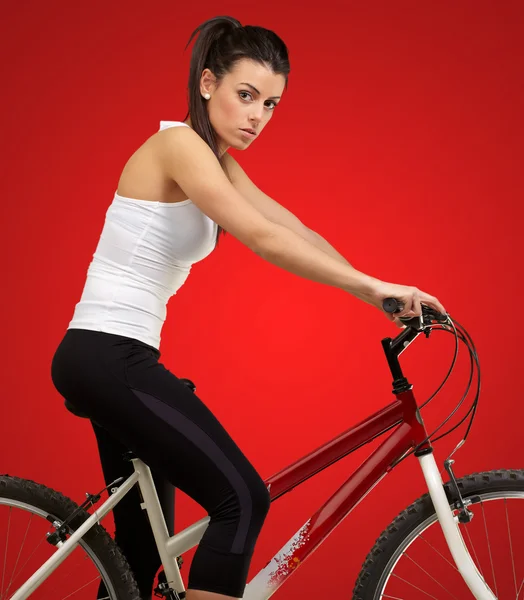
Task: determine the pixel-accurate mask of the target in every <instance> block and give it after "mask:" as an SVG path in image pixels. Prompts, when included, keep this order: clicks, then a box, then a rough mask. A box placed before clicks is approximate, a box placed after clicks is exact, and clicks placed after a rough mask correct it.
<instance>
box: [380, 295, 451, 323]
mask: <svg viewBox="0 0 524 600" xmlns="http://www.w3.org/2000/svg"><path fill="white" fill-rule="evenodd" d="M421 306H422V315H420V316H419V317H399V320H400V321H402V323H404V324H405V325H407V326H411V327H414V328H415V329H419V328H420V326H421V324H422V323H423V324H424V325H429V324H430V323H431V319H435V320H436V321H438V322H439V323H446V322H447V321H448V315H445V314H442V313H441V312H439V311H438V310H435V309H434V308H431V307H430V306H427V305H426V304H422V305H421ZM382 308H383V309H384V310H385V311H386V312H387V313H398V312H402V310H403V309H404V303H403V302H401V301H400V300H397V299H396V298H384V300H383V301H382Z"/></svg>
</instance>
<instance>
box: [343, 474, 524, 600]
mask: <svg viewBox="0 0 524 600" xmlns="http://www.w3.org/2000/svg"><path fill="white" fill-rule="evenodd" d="M457 483H458V487H459V490H460V493H461V495H462V497H463V498H468V497H470V496H475V495H477V494H479V495H481V494H483V493H484V494H487V493H493V492H515V491H518V492H523V493H524V470H521V469H511V470H509V469H508V470H498V471H486V472H483V473H473V474H471V475H467V476H465V477H462V478H461V479H458V480H457ZM444 488H445V491H446V496H447V498H448V500H449V503H450V505H452V504H453V503H454V502H455V501H456V500H457V498H455V496H454V493H453V490H452V488H451V486H450V484H449V482H448V483H446V484H444ZM434 516H435V509H434V507H433V502H432V501H431V498H430V496H429V493H426V494H424V495H423V496H421V497H420V498H419V499H418V500H416V501H415V502H413V504H411V505H410V506H408V507H407V508H406V509H405V510H403V511H402V512H401V513H400V514H399V515H398V516H397V517H396V518H395V519H394V520H393V521H392V523H391V524H390V525H389V526H388V527H386V529H385V530H384V531H383V532H382V533H381V535H380V536H379V537H378V539H377V541H376V543H375V545H374V546H373V548H372V549H371V550H370V552H369V554H368V555H367V557H366V560H365V561H364V564H363V566H362V570H361V571H360V574H359V576H358V577H357V581H356V583H355V587H354V589H353V600H377V599H378V598H380V595H379V593H380V591H381V590H380V588H381V587H382V586H383V583H384V582H383V579H384V577H383V576H385V575H386V574H387V573H388V572H389V570H390V569H391V563H390V561H391V562H392V559H394V556H395V553H396V552H397V550H398V549H399V547H402V546H403V545H404V543H405V542H406V538H409V537H410V535H411V534H412V533H413V532H414V530H415V529H417V528H418V527H420V526H421V525H422V524H423V523H424V522H425V521H426V520H427V519H429V518H432V517H434Z"/></svg>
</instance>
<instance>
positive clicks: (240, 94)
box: [238, 92, 277, 110]
mask: <svg viewBox="0 0 524 600" xmlns="http://www.w3.org/2000/svg"><path fill="white" fill-rule="evenodd" d="M238 95H239V96H240V97H241V98H242V100H248V99H249V98H251V99H253V96H252V95H251V94H250V93H249V92H238ZM244 96H249V98H245V97H244ZM268 104H271V106H270V107H269V106H268V105H267V104H266V106H268V108H269V110H273V109H274V108H275V107H276V105H277V103H276V102H273V100H269V102H268Z"/></svg>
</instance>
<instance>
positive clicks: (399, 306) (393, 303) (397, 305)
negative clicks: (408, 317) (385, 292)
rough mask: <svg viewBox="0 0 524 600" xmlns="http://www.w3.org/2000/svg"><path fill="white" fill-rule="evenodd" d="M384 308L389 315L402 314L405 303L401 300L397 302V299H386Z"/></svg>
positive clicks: (383, 304) (383, 302)
mask: <svg viewBox="0 0 524 600" xmlns="http://www.w3.org/2000/svg"><path fill="white" fill-rule="evenodd" d="M382 308H383V309H384V310H385V311H386V312H387V313H397V312H402V310H403V308H404V303H403V302H400V300H397V299H396V298H384V300H383V301H382Z"/></svg>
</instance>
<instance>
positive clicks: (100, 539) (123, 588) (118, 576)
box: [0, 475, 140, 600]
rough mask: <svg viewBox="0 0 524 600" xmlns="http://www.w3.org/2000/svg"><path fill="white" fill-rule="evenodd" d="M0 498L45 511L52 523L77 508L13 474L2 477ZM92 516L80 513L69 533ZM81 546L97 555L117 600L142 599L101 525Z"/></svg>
mask: <svg viewBox="0 0 524 600" xmlns="http://www.w3.org/2000/svg"><path fill="white" fill-rule="evenodd" d="M0 499H7V500H15V501H18V502H23V503H24V504H27V505H29V506H32V507H34V508H36V509H39V510H41V511H45V512H46V513H47V515H49V517H50V518H51V517H52V519H51V520H54V521H56V520H58V521H60V522H63V521H64V520H65V519H66V518H67V517H68V516H69V515H70V514H71V513H72V512H74V511H75V510H76V509H77V508H78V505H77V504H76V503H75V502H73V501H72V500H71V499H69V498H67V497H66V496H64V495H63V494H61V493H60V492H57V491H55V490H53V489H51V488H48V487H45V486H43V485H41V484H39V483H35V482H34V481H31V480H29V479H20V478H18V477H13V476H10V475H0ZM89 517H90V514H89V513H88V512H86V511H81V512H79V513H78V514H77V515H76V516H75V518H74V519H73V520H72V522H71V524H70V533H73V532H74V531H75V530H76V529H78V527H80V525H82V523H84V522H85V521H86V520H87V519H88V518H89ZM80 545H81V546H82V547H83V548H84V550H86V551H87V552H88V553H89V554H92V555H94V556H95V557H96V559H97V560H98V561H99V563H100V564H101V565H102V567H103V570H104V571H105V575H104V576H103V580H104V583H105V584H106V587H108V589H112V590H113V591H114V596H115V598H117V599H118V600H140V594H139V592H138V588H137V585H136V582H135V579H134V576H133V574H132V572H131V569H130V568H129V565H128V563H127V560H126V559H125V557H124V555H123V554H122V551H121V550H120V548H119V547H118V546H117V545H116V543H115V542H114V540H113V539H112V538H111V536H110V535H109V534H108V533H107V531H106V530H105V528H104V527H102V526H101V525H99V524H96V525H94V526H93V527H91V529H90V530H89V531H88V532H87V533H86V534H85V535H84V536H83V538H82V539H81V541H80ZM67 560H68V559H67V558H66V559H65V562H64V565H66V564H67ZM60 568H61V566H59V567H58V569H60ZM14 591H15V590H13V593H14Z"/></svg>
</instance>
